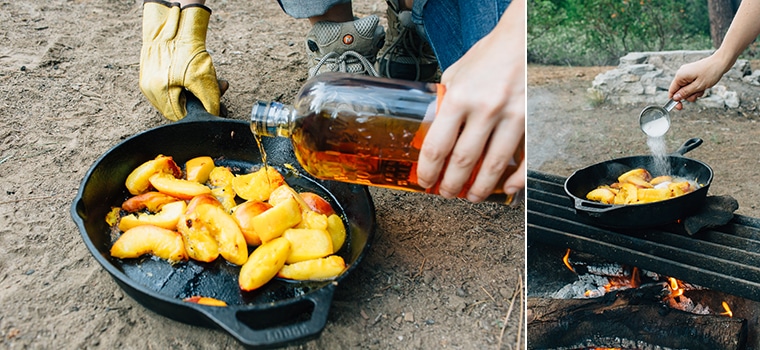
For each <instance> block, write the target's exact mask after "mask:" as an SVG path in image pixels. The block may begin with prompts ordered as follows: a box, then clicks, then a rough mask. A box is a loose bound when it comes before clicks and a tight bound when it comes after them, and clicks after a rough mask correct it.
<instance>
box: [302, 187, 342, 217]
mask: <svg viewBox="0 0 760 350" xmlns="http://www.w3.org/2000/svg"><path fill="white" fill-rule="evenodd" d="M299 195H300V196H301V198H303V200H304V202H306V204H307V205H308V206H309V208H311V210H313V211H316V212H317V213H320V214H325V215H327V216H330V215H332V214H335V210H333V207H332V205H330V203H328V202H327V201H326V200H325V199H324V198H322V197H320V196H319V195H318V194H316V193H314V192H301V193H299Z"/></svg>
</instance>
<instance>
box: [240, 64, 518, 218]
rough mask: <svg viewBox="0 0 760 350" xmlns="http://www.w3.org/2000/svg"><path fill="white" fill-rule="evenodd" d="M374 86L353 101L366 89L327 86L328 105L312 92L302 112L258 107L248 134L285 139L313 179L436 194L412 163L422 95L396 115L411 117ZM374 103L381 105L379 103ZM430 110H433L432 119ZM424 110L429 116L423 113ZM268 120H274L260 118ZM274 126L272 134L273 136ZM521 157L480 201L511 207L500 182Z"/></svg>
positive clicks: (424, 123) (419, 135)
mask: <svg viewBox="0 0 760 350" xmlns="http://www.w3.org/2000/svg"><path fill="white" fill-rule="evenodd" d="M346 79H347V80H349V81H350V83H354V81H355V78H346ZM359 79H361V80H366V79H369V78H359ZM361 80H360V81H361ZM370 83H372V80H370ZM378 84H379V85H381V86H370V88H371V89H370V90H371V91H364V93H363V94H359V95H358V96H357V94H356V92H355V91H354V90H358V89H360V88H361V89H364V90H366V89H367V88H366V86H361V87H357V86H355V85H349V83H346V85H347V86H338V87H335V86H330V91H331V92H333V93H335V95H332V97H333V98H332V99H330V103H326V102H324V101H325V99H324V98H323V97H322V95H324V93H315V92H313V91H312V92H311V93H310V94H311V95H309V96H310V98H311V97H313V96H312V95H319V96H320V97H319V98H312V99H311V100H307V99H305V100H307V102H303V101H302V104H303V105H310V106H311V107H310V108H308V109H307V108H304V106H303V105H302V106H301V107H298V106H296V107H295V108H293V107H291V106H285V105H280V104H277V103H262V102H259V104H258V105H257V106H255V107H254V112H253V114H252V115H253V117H252V118H253V119H252V130H253V131H254V134H257V133H262V134H266V135H268V136H275V135H277V136H287V137H290V138H291V141H292V143H293V148H294V151H295V155H296V158H297V159H298V162H299V163H300V164H301V166H302V167H303V168H304V170H306V171H307V172H308V173H309V174H311V175H312V176H314V177H317V178H320V179H323V180H334V181H341V182H347V183H354V184H360V185H370V186H379V187H385V188H392V189H399V190H407V191H415V192H427V193H433V194H438V184H436V185H434V186H433V187H431V188H429V189H425V188H423V187H422V186H420V185H419V183H418V182H417V159H418V158H419V154H420V148H421V146H422V141H423V139H424V138H425V134H426V133H427V130H428V127H429V125H430V123H431V122H432V119H430V120H426V119H425V118H424V117H425V111H424V109H425V106H427V104H429V103H427V100H424V99H421V97H419V96H422V95H423V94H419V93H418V94H417V95H415V94H413V93H412V94H410V95H412V97H410V98H408V99H406V101H398V103H399V104H400V103H404V102H406V103H407V104H408V105H407V106H405V107H403V108H402V109H399V110H404V111H407V112H408V111H415V112H414V113H408V114H406V115H404V113H399V112H397V111H396V110H393V108H396V107H398V106H393V107H388V106H387V104H388V103H387V101H388V100H391V101H393V103H396V101H397V100H396V99H394V98H395V96H393V97H394V98H390V97H387V98H386V97H377V96H383V94H386V92H384V89H385V86H384V85H382V82H381V83H378ZM409 84H412V83H409ZM323 88H324V87H323ZM392 89H393V90H394V91H393V93H394V94H399V92H396V91H395V90H397V89H399V88H398V87H397V86H393V87H392ZM334 90H337V91H338V92H337V93H336V92H335V91H334ZM369 92H371V93H369ZM302 94H303V93H302ZM352 94H353V95H352ZM387 94H388V96H390V95H391V93H387ZM337 96H340V97H337ZM349 96H354V98H355V99H354V100H352V99H351V98H349ZM372 96H375V97H374V98H373V97H372ZM403 96H407V95H406V94H404V95H403ZM338 98H340V99H341V100H342V101H340V103H332V102H334V100H336V99H338ZM402 99H404V98H402ZM315 100H318V101H320V102H321V104H320V105H319V106H320V108H314V107H313V106H315V105H316V104H315V103H314V101H315ZM378 100H380V101H382V102H383V103H379V102H378ZM430 102H431V103H434V102H435V95H434V94H433V95H432V97H430ZM357 105H359V106H357ZM378 105H382V108H377V106H378ZM420 105H425V106H422V107H420ZM367 106H369V107H367ZM434 107H435V106H434V105H433V113H434ZM427 109H428V110H430V108H429V107H428V108H427ZM262 111H266V112H262ZM393 112H396V113H393ZM270 114H271V115H277V117H276V118H273V117H271V116H269V117H265V115H270ZM275 126H276V129H277V131H273V130H274V129H275ZM522 157H524V150H523V149H522V147H521V148H520V149H518V150H517V151H516V152H515V156H514V159H513V162H511V163H510V165H509V167H508V168H507V170H506V171H505V174H504V177H503V178H502V181H500V182H499V184H498V186H497V188H496V189H495V190H494V193H493V194H492V195H490V196H489V197H488V198H487V199H486V201H492V202H500V203H505V204H512V203H513V201H514V200H515V198H514V196H508V195H506V194H505V193H504V192H503V189H502V187H503V184H504V181H505V180H506V178H507V177H508V176H509V175H511V174H513V173H514V172H515V171H516V170H517V166H518V163H519V162H521V161H522ZM479 167H480V165H478V168H479ZM476 175H477V169H476V170H475V171H473V175H472V178H470V180H469V181H468V182H467V183H466V184H465V186H464V187H463V190H462V192H461V193H460V194H459V197H464V196H465V195H466V194H467V190H468V189H469V187H470V185H471V184H472V182H473V181H474V178H475V176H476Z"/></svg>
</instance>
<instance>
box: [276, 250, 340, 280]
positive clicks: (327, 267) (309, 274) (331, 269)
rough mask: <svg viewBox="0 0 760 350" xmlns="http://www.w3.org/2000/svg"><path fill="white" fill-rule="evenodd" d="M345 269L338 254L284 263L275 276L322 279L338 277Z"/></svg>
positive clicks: (291, 278)
mask: <svg viewBox="0 0 760 350" xmlns="http://www.w3.org/2000/svg"><path fill="white" fill-rule="evenodd" d="M345 269H346V262H345V261H344V260H343V258H342V257H340V255H330V256H328V257H325V258H320V259H312V260H306V261H301V262H297V263H294V264H290V265H285V266H283V267H282V269H280V271H279V272H278V273H277V277H280V278H286V279H290V280H298V281H324V280H330V279H333V278H335V277H338V276H339V275H340V274H341V273H343V270H345Z"/></svg>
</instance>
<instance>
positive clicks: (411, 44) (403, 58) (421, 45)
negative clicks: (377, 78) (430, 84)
mask: <svg viewBox="0 0 760 350" xmlns="http://www.w3.org/2000/svg"><path fill="white" fill-rule="evenodd" d="M398 1H399V0H387V1H386V2H387V4H388V10H387V14H388V42H389V43H391V44H390V45H389V46H388V47H387V48H386V49H384V50H383V53H382V54H381V55H380V58H379V72H380V75H382V76H384V77H388V78H397V79H406V80H417V81H430V80H432V79H433V78H435V77H436V74H437V73H438V60H437V59H436V58H435V53H433V48H432V47H430V44H429V43H428V42H427V39H425V38H422V37H420V35H419V34H418V33H417V29H416V27H415V24H414V23H413V22H412V11H400V8H399V3H398Z"/></svg>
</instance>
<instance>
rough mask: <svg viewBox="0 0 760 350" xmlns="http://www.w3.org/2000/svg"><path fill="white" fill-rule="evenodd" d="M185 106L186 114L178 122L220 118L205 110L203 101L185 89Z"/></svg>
mask: <svg viewBox="0 0 760 350" xmlns="http://www.w3.org/2000/svg"><path fill="white" fill-rule="evenodd" d="M185 100H186V102H185V108H186V109H187V115H186V116H185V117H184V118H182V119H180V120H179V122H191V121H208V120H220V119H224V118H222V117H217V116H215V115H213V114H211V113H209V112H207V111H206V108H205V107H203V103H201V100H199V99H198V98H197V97H195V95H193V94H191V93H190V92H189V91H185Z"/></svg>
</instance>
